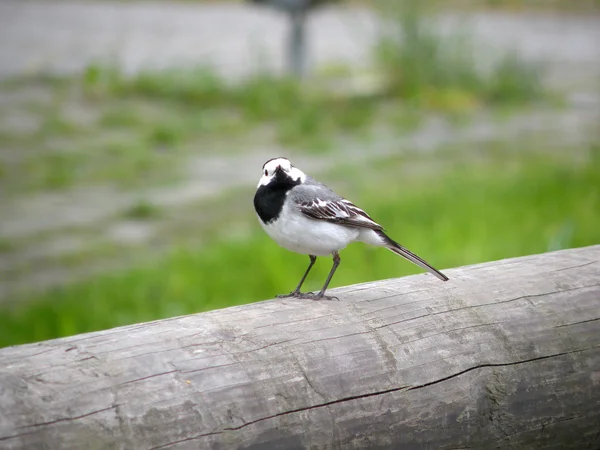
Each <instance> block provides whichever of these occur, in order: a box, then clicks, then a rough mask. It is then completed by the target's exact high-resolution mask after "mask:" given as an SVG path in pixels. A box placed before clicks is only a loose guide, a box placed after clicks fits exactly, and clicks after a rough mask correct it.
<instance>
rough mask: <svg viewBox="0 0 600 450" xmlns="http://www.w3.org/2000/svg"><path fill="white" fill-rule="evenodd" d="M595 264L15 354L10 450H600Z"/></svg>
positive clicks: (471, 277) (224, 317) (454, 281)
mask: <svg viewBox="0 0 600 450" xmlns="http://www.w3.org/2000/svg"><path fill="white" fill-rule="evenodd" d="M599 260H600V246H592V247H586V248H579V249H571V250H565V251H559V252H553V253H546V254H542V255H536V256H528V257H523V258H516V259H509V260H503V261H496V262H491V263H486V264H479V265H474V266H469V267H462V268H457V269H452V270H447V271H445V273H446V274H447V275H448V276H449V277H450V281H448V282H447V283H440V282H439V281H438V280H437V279H435V278H433V277H431V276H429V275H424V274H423V275H416V276H410V277H405V278H401V279H394V280H387V281H379V282H374V283H366V284H362V285H356V286H350V287H345V288H340V289H335V290H334V292H333V293H334V294H335V295H337V296H338V297H339V299H340V300H339V301H310V300H298V299H282V300H272V301H265V302H259V303H254V304H250V305H245V306H239V307H233V308H227V309H223V310H218V311H212V312H208V313H203V314H195V315H191V316H186V317H177V318H172V319H166V320H160V321H156V322H150V323H143V324H137V325H132V326H126V327H120V328H115V329H112V330H106V331H101V332H96V333H89V334H83V335H78V336H72V337H69V338H65V339H57V340H53V341H47V342H41V343H37V344H32V345H22V346H17V347H9V348H5V349H2V350H0V448H2V449H38V448H47V449H84V448H85V449H162V448H168V449H187V448H190V449H269V450H272V449H309V448H310V449H329V448H331V449H356V448H369V449H371V448H386V449H387V448H393V449H457V448H480V449H493V448H501V449H503V448H515V449H533V448H535V449H566V448H573V449H598V448H600V262H599ZM82 301H84V299H82Z"/></svg>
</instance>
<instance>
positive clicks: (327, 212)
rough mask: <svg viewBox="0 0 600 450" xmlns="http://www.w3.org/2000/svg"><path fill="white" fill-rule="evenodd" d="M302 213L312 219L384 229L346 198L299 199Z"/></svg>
mask: <svg viewBox="0 0 600 450" xmlns="http://www.w3.org/2000/svg"><path fill="white" fill-rule="evenodd" d="M296 205H297V206H298V209H299V210H300V212H301V213H302V214H304V215H305V216H307V217H310V218H311V219H316V220H325V221H327V222H331V223H339V224H341V225H348V226H352V227H360V228H370V229H371V230H383V227H382V226H381V225H379V224H378V223H377V222H375V221H374V220H373V219H371V218H370V217H369V215H368V214H367V213H366V212H364V211H363V210H362V209H360V208H359V207H358V206H356V205H354V204H353V203H352V202H350V201H348V200H346V199H340V200H321V199H318V198H317V199H315V200H311V201H305V202H302V201H299V202H297V203H296Z"/></svg>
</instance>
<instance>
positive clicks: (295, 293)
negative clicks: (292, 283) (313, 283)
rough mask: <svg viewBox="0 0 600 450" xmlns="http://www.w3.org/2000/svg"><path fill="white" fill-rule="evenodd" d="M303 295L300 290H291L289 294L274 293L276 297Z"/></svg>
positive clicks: (300, 296)
mask: <svg viewBox="0 0 600 450" xmlns="http://www.w3.org/2000/svg"><path fill="white" fill-rule="evenodd" d="M303 295H305V294H303V293H302V292H300V291H292V292H290V293H289V294H279V295H276V297H277V298H303V297H302V296H303Z"/></svg>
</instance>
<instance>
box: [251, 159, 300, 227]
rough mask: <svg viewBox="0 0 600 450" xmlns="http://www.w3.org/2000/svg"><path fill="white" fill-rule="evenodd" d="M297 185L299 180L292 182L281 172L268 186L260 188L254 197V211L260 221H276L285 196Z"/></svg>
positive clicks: (277, 173)
mask: <svg viewBox="0 0 600 450" xmlns="http://www.w3.org/2000/svg"><path fill="white" fill-rule="evenodd" d="M299 184H300V178H298V179H297V180H293V179H292V178H290V177H289V176H288V175H286V174H285V173H284V172H283V171H278V172H276V175H275V177H273V179H272V180H271V182H270V183H269V184H267V185H265V186H260V187H259V188H258V189H257V190H256V194H255V195H254V209H255V210H256V213H257V214H258V217H260V220H262V221H263V222H264V223H270V222H272V221H274V220H275V219H277V218H278V217H279V214H281V210H282V209H283V202H284V201H285V195H286V194H287V192H288V191H289V190H290V189H292V188H293V187H294V186H298V185H299Z"/></svg>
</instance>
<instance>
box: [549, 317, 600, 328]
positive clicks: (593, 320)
mask: <svg viewBox="0 0 600 450" xmlns="http://www.w3.org/2000/svg"><path fill="white" fill-rule="evenodd" d="M597 320H600V317H596V318H594V319H587V320H580V321H579V322H572V323H565V324H562V325H556V326H555V327H554V328H562V327H571V326H573V325H579V324H581V323H588V322H595V321H597Z"/></svg>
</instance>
